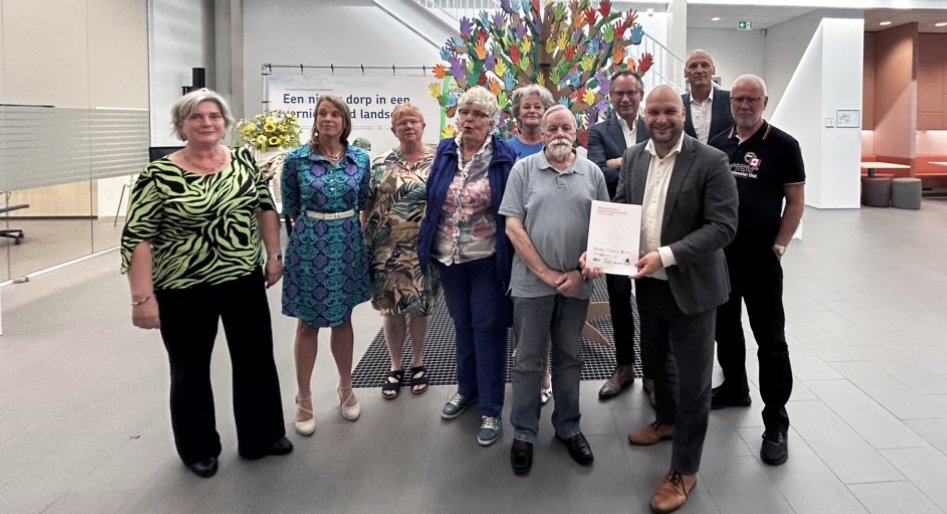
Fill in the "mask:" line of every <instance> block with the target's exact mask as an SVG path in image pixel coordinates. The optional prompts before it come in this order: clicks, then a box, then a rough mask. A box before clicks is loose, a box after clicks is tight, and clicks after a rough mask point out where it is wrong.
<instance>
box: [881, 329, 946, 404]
mask: <svg viewBox="0 0 947 514" xmlns="http://www.w3.org/2000/svg"><path fill="white" fill-rule="evenodd" d="M893 341H897V339H893ZM912 350H913V348H912V347H911V346H910V345H908V344H905V345H901V344H892V345H885V346H883V347H872V348H866V349H865V351H864V354H865V357H866V358H867V359H868V360H870V361H871V362H873V363H875V364H876V365H877V366H878V367H879V368H881V369H883V370H885V371H887V372H888V373H890V374H891V375H893V376H895V377H898V379H899V380H900V381H901V382H903V383H904V384H905V385H906V386H908V387H910V388H911V389H913V390H914V391H916V392H918V393H919V394H947V378H944V377H942V376H941V375H939V374H938V373H937V371H936V370H934V369H931V368H930V367H929V366H928V364H927V363H926V362H925V360H924V359H923V357H922V356H921V355H919V354H918V353H917V352H915V351H912ZM938 364H940V363H938Z"/></svg>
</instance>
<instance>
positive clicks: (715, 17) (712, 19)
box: [710, 16, 720, 21]
mask: <svg viewBox="0 0 947 514" xmlns="http://www.w3.org/2000/svg"><path fill="white" fill-rule="evenodd" d="M710 21H720V16H714V17H713V18H711V19H710Z"/></svg>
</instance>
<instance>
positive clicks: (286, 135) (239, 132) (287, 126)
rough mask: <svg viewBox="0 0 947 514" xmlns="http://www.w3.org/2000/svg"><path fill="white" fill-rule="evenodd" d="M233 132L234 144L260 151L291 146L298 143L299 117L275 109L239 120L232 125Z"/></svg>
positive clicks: (264, 151)
mask: <svg viewBox="0 0 947 514" xmlns="http://www.w3.org/2000/svg"><path fill="white" fill-rule="evenodd" d="M233 132H234V136H235V139H236V141H235V142H234V143H235V144H236V145H238V146H246V147H249V148H252V149H254V150H256V151H258V152H260V153H266V152H269V151H271V150H278V149H281V148H292V147H294V146H298V145H299V118H297V117H296V115H295V114H293V113H291V112H287V111H284V110H281V109H276V110H273V111H270V112H268V113H265V114H257V115H256V116H254V117H253V118H252V119H249V120H240V121H239V122H237V124H236V125H234V128H233Z"/></svg>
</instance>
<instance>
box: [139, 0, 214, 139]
mask: <svg viewBox="0 0 947 514" xmlns="http://www.w3.org/2000/svg"><path fill="white" fill-rule="evenodd" d="M148 8H149V17H150V20H149V54H150V55H149V59H148V61H149V62H148V64H149V73H150V77H149V86H150V91H149V104H150V108H151V145H152V146H171V145H179V144H181V142H180V141H178V140H177V139H176V138H174V136H172V135H171V128H170V126H171V114H170V108H171V104H173V103H174V101H175V100H177V99H178V98H179V97H180V96H181V87H182V86H189V85H191V68H205V70H206V77H207V86H208V87H210V88H213V87H214V86H215V84H214V75H215V73H214V60H215V59H214V29H213V27H214V18H213V15H214V9H213V1H212V0H149V2H148Z"/></svg>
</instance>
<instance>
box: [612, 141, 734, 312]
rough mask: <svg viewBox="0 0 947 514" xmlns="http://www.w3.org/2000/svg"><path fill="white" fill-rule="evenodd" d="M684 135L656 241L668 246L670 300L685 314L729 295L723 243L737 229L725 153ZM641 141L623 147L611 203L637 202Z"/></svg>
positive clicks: (643, 175) (644, 170) (643, 174)
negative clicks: (672, 261)
mask: <svg viewBox="0 0 947 514" xmlns="http://www.w3.org/2000/svg"><path fill="white" fill-rule="evenodd" d="M683 137H684V142H683V144H682V147H681V153H680V154H678V156H677V160H676V161H675V163H674V170H673V171H672V172H671V182H670V184H669V185H668V192H667V199H666V200H665V206H664V218H663V222H662V223H663V225H662V227H661V245H662V246H670V247H671V251H672V252H674V258H675V260H676V261H677V265H675V266H671V267H669V268H667V269H666V270H665V271H666V272H667V275H668V283H669V285H670V286H671V292H672V293H673V295H674V301H675V302H676V303H677V306H678V307H679V308H680V309H681V311H682V312H684V314H696V313H699V312H704V311H706V310H709V309H713V308H714V307H717V306H718V305H720V304H722V303H724V302H726V301H727V298H728V296H729V294H730V276H729V275H728V273H727V261H726V258H725V257H724V254H723V247H724V246H726V245H727V244H728V243H729V242H730V241H731V240H733V237H734V235H736V233H737V207H738V202H739V197H738V196H737V183H736V180H734V178H733V175H731V174H730V161H729V159H727V155H726V154H725V153H723V152H721V151H720V150H717V149H716V148H712V147H710V146H707V145H704V144H701V143H700V141H697V140H696V139H694V138H692V137H690V136H688V135H684V136H683ZM646 145H647V143H646V142H645V143H638V144H637V145H635V146H633V147H631V148H629V149H628V150H626V151H625V156H624V157H625V160H624V162H623V163H622V165H621V174H620V177H619V183H618V194H617V195H616V197H615V200H614V201H615V202H619V203H629V204H636V205H641V202H642V200H643V199H644V190H645V182H646V180H647V179H648V167H649V165H650V164H651V154H650V153H648V151H647V150H645V146H646ZM644 222H645V220H642V223H644Z"/></svg>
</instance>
